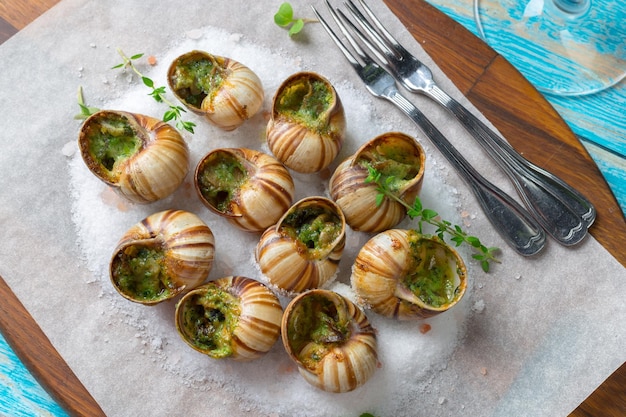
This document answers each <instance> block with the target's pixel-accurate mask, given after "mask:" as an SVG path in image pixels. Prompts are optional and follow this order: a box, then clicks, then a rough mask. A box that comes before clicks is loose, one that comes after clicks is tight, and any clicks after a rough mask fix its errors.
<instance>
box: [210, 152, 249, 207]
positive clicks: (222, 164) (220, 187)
mask: <svg viewBox="0 0 626 417" xmlns="http://www.w3.org/2000/svg"><path fill="white" fill-rule="evenodd" d="M247 179H248V171H246V169H245V168H244V166H243V165H242V164H241V162H240V161H239V160H238V159H237V158H235V157H234V156H232V155H230V154H228V153H220V154H219V155H216V157H215V158H211V159H210V160H208V161H207V162H206V163H205V164H204V165H203V167H202V170H201V172H200V175H199V178H198V183H199V185H200V193H201V194H202V196H203V197H204V198H205V199H206V200H207V201H208V202H209V204H211V206H213V207H214V208H215V209H216V210H218V211H220V212H222V213H231V201H232V200H233V198H234V197H235V196H236V195H237V192H238V190H239V188H240V187H241V186H242V185H243V184H244V183H245V182H246V181H247Z"/></svg>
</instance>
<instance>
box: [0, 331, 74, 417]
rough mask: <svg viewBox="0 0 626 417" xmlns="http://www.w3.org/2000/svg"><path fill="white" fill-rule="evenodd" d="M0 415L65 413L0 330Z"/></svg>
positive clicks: (52, 415) (31, 416)
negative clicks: (27, 367)
mask: <svg viewBox="0 0 626 417" xmlns="http://www.w3.org/2000/svg"><path fill="white" fill-rule="evenodd" d="M0 416H11V417H46V416H48V417H67V416H68V415H67V413H66V412H65V411H64V410H63V409H62V408H61V407H60V406H59V405H58V404H57V403H56V402H55V401H54V400H53V399H52V398H51V397H50V395H48V393H47V392H46V391H45V390H44V389H43V388H42V387H41V385H39V383H38V382H37V380H35V378H34V377H33V376H32V375H31V374H30V372H29V371H28V369H26V367H25V366H24V364H23V363H22V362H21V361H20V359H19V358H18V357H17V355H16V354H15V353H14V352H13V350H12V349H11V347H10V346H9V345H8V344H7V341H6V339H5V338H4V336H3V335H2V333H0Z"/></svg>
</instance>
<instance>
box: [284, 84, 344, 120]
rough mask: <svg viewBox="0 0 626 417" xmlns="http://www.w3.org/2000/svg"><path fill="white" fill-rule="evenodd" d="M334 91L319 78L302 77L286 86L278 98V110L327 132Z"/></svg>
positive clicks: (290, 117)
mask: <svg viewBox="0 0 626 417" xmlns="http://www.w3.org/2000/svg"><path fill="white" fill-rule="evenodd" d="M332 102H333V91H332V90H331V89H329V88H328V85H327V84H326V83H325V82H323V81H319V80H310V79H308V78H302V79H300V80H297V81H295V82H294V83H293V84H291V85H289V86H288V87H286V88H285V89H284V90H283V91H282V92H281V93H280V95H279V96H278V98H277V100H276V110H277V111H278V112H279V113H280V114H282V115H284V116H286V117H288V118H289V119H292V120H294V121H296V122H298V123H302V124H304V125H305V126H307V127H308V128H310V129H312V130H315V131H318V132H326V131H327V130H328V129H329V123H328V119H327V118H328V115H327V113H328V110H329V108H330V106H331V105H332Z"/></svg>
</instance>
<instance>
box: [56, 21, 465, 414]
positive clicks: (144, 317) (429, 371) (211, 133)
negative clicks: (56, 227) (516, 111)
mask: <svg viewBox="0 0 626 417" xmlns="http://www.w3.org/2000/svg"><path fill="white" fill-rule="evenodd" d="M186 35H187V36H186V38H185V39H183V40H181V41H180V42H181V43H180V44H178V45H174V46H172V47H171V48H170V49H169V50H167V51H164V52H163V53H162V55H161V56H159V60H158V62H159V64H157V65H155V66H154V67H150V66H148V65H146V66H145V68H142V70H143V71H144V72H145V75H146V76H148V77H150V78H152V79H153V80H154V81H155V84H156V85H167V84H166V71H167V65H164V64H163V63H169V62H172V61H173V60H174V59H175V58H176V57H177V56H179V55H181V54H182V53H185V52H187V51H189V50H192V49H204V50H207V51H210V52H211V53H214V54H216V55H222V56H228V57H230V58H233V59H236V60H238V61H240V62H242V63H244V64H245V65H247V66H249V67H250V68H251V69H252V70H253V71H255V72H256V73H257V75H258V76H259V77H260V78H261V80H262V81H263V85H264V89H265V92H266V97H265V102H264V105H263V109H265V112H267V109H269V108H270V103H271V97H272V95H273V92H274V91H275V90H276V89H277V88H278V86H279V85H280V83H282V81H283V80H284V79H286V78H287V77H288V76H289V75H291V74H292V73H294V72H297V71H301V70H307V68H305V67H304V66H303V63H304V60H302V59H301V57H297V56H295V57H294V56H286V54H285V52H284V51H275V50H270V49H267V48H265V47H263V46H262V45H258V44H255V43H253V42H250V41H249V40H247V39H246V38H245V37H244V36H243V35H241V34H232V33H228V32H225V31H223V30H220V29H216V28H212V27H206V28H201V29H194V30H190V31H188V32H186ZM110 84H111V87H112V88H114V87H115V86H116V85H117V86H120V88H119V90H120V92H119V94H118V95H117V96H116V98H115V99H114V100H113V101H110V102H102V103H101V104H100V107H101V108H107V109H119V110H126V111H134V112H138V113H143V114H147V115H152V116H154V117H160V116H159V115H162V114H163V112H164V110H165V108H164V105H163V104H159V103H156V102H154V101H152V100H150V99H149V98H147V95H146V87H145V86H144V85H143V84H142V83H141V82H140V81H139V80H138V79H137V77H136V76H135V75H133V74H132V73H130V72H127V73H125V74H119V75H118V76H116V77H115V78H114V79H113V80H111V81H110ZM335 88H336V89H337V91H338V94H339V96H340V97H341V100H342V102H343V104H344V107H345V110H346V116H347V121H348V134H347V139H346V144H345V145H344V149H343V150H342V154H340V155H339V157H338V161H337V163H338V162H339V161H340V160H341V159H343V158H345V157H347V156H348V155H349V154H351V153H353V152H354V151H355V150H356V149H357V148H358V146H360V144H362V143H363V142H365V141H366V140H369V139H371V138H373V137H374V136H376V135H378V134H381V133H383V132H385V131H389V130H396V129H395V126H398V125H399V124H400V121H399V117H401V116H400V115H398V114H384V115H381V114H379V113H378V112H377V111H376V107H375V105H374V101H373V99H372V98H371V96H369V95H368V94H367V93H366V92H365V90H364V89H363V88H362V87H361V86H358V87H356V86H354V85H352V84H351V83H349V82H347V81H342V82H339V83H337V84H336V85H335ZM168 94H169V97H170V98H171V97H172V96H171V93H169V92H168ZM263 113H264V112H263V111H262V112H260V113H259V114H258V115H256V116H254V117H253V118H252V119H251V120H249V121H248V122H246V123H245V124H244V125H243V126H241V127H240V128H238V129H237V130H236V131H233V132H223V131H220V130H219V129H217V128H214V127H212V126H210V125H209V124H208V123H207V122H206V121H205V120H203V119H202V118H200V117H198V116H195V115H193V114H191V113H190V112H187V113H184V119H185V120H191V121H193V122H195V123H196V125H197V127H196V131H195V134H194V135H191V134H189V133H187V132H183V136H184V137H185V139H186V141H187V142H188V145H189V149H190V155H191V167H190V168H191V171H190V172H192V171H193V168H194V167H195V166H196V164H197V163H198V161H199V160H200V159H201V158H202V156H203V155H204V154H206V153H207V152H208V151H209V150H211V149H214V148H219V147H248V148H253V149H258V150H261V151H264V152H269V151H268V148H267V145H266V144H265V141H264V132H265V125H266V117H265V115H264V114H263ZM373 120H376V123H373V122H372V121H373ZM75 150H76V147H75V145H74V146H70V145H69V144H67V145H65V146H64V147H63V150H62V152H63V154H64V155H66V156H67V158H68V168H69V171H70V179H71V184H70V186H71V195H72V211H73V212H72V219H73V221H74V223H75V227H76V234H77V244H78V246H79V248H80V250H81V254H82V261H83V262H84V263H85V264H86V266H87V267H88V269H89V270H90V271H91V272H92V273H93V279H90V280H89V281H88V282H86V284H88V285H100V286H101V288H102V289H101V294H102V297H106V298H107V299H108V300H109V301H110V306H111V309H110V311H107V312H103V314H105V315H106V314H108V315H110V319H109V322H110V323H111V327H115V326H129V327H131V328H132V329H133V332H134V333H131V334H134V336H135V338H136V339H138V340H141V341H142V343H141V344H140V346H141V349H142V350H141V352H142V353H145V354H147V355H152V356H153V361H152V363H153V364H154V366H159V367H162V368H163V369H165V370H166V371H167V372H171V373H172V374H175V375H177V376H180V377H181V378H182V379H183V380H184V381H185V382H184V386H185V388H186V389H194V390H204V391H209V390H212V389H220V390H223V391H227V392H228V393H229V394H230V395H232V396H233V398H236V399H237V401H239V402H240V403H241V409H242V410H243V411H249V412H250V413H253V412H254V413H256V414H255V415H270V416H293V415H298V416H329V415H344V416H350V415H355V414H357V415H358V413H360V412H365V411H369V412H373V413H375V414H376V415H384V416H389V415H398V414H397V413H398V410H400V409H401V407H414V406H415V405H416V404H418V402H419V401H420V398H421V396H424V395H430V396H431V397H432V398H431V401H433V402H436V401H438V400H439V401H440V404H442V402H441V397H439V396H438V395H437V393H431V392H429V390H428V389H427V388H428V386H429V384H430V382H431V381H432V380H433V379H434V378H436V375H437V373H438V372H439V371H441V370H443V369H445V368H446V363H447V361H448V359H449V358H450V356H451V355H452V353H453V352H454V349H455V347H456V346H457V344H458V343H459V341H460V340H461V339H462V338H463V334H464V331H463V329H464V322H465V320H466V318H467V316H468V315H469V312H470V310H471V309H470V307H469V305H468V302H465V300H463V301H462V302H461V303H459V304H457V306H456V307H455V308H454V313H453V314H449V312H448V313H444V314H441V315H439V316H436V317H434V318H431V319H429V320H427V324H428V325H429V326H430V330H429V331H427V332H423V327H420V326H422V325H423V324H424V322H419V321H418V322H397V321H393V320H390V319H386V318H383V317H380V316H378V315H376V314H375V313H373V312H371V311H367V310H366V314H367V316H368V317H369V319H370V321H371V323H372V325H373V326H374V327H375V328H376V329H377V335H378V352H379V361H380V367H379V369H378V370H377V371H376V373H375V374H374V376H373V377H372V378H371V379H370V380H369V381H368V382H367V383H366V384H365V385H364V386H362V387H360V388H358V389H357V390H355V391H353V392H350V393H345V394H341V395H335V394H329V393H325V392H322V391H320V390H317V389H315V388H313V387H312V386H310V385H308V384H307V383H306V382H305V381H304V379H303V378H301V377H300V375H299V374H298V371H297V368H296V366H295V364H294V363H293V362H292V361H291V360H290V359H289V358H288V356H287V354H286V353H285V351H284V349H283V347H282V345H281V343H280V342H279V343H277V344H276V345H275V346H274V347H273V348H272V350H270V352H269V353H268V354H267V355H265V356H264V357H262V358H260V359H258V360H256V361H254V362H249V363H234V362H232V361H228V360H221V361H220V360H213V359H210V358H207V357H206V356H203V355H201V354H199V353H198V352H195V351H193V350H192V349H190V348H188V347H187V346H186V345H185V344H184V342H183V341H182V340H181V339H180V337H179V336H178V334H176V333H175V331H174V330H173V326H172V322H173V320H174V316H173V315H174V305H173V303H164V304H162V305H158V306H156V307H151V308H146V307H145V306H142V305H138V304H135V303H131V302H129V301H127V300H125V299H123V298H122V297H121V296H119V295H118V294H117V293H116V291H115V290H114V289H113V288H112V286H111V284H110V281H109V278H108V262H109V260H110V257H111V255H112V251H113V249H114V247H115V245H116V243H117V241H118V239H119V238H120V237H121V236H122V234H123V233H124V232H125V231H126V230H127V229H128V228H129V227H131V226H132V225H133V224H135V223H136V222H138V221H140V220H141V219H143V218H145V217H146V216H148V215H150V214H152V213H155V212H158V211H161V210H165V209H183V210H188V211H191V212H193V213H196V214H197V215H199V216H200V217H201V218H202V219H203V220H204V221H205V222H206V223H207V225H208V226H209V227H210V228H211V229H212V231H213V233H214V235H215V239H216V255H215V256H216V259H215V263H214V267H213V269H212V271H211V274H210V278H211V279H215V278H219V277H221V276H226V275H232V274H235V275H243V276H249V277H251V278H254V279H258V280H262V277H261V276H260V272H259V270H258V268H257V265H256V263H255V260H254V248H255V246H256V243H257V242H258V239H259V237H260V235H259V234H252V233H246V232H243V231H240V230H238V229H236V228H234V227H233V226H232V225H230V224H228V223H226V222H225V221H224V220H223V219H220V218H218V217H217V216H215V215H213V214H212V213H209V211H208V210H207V209H206V208H205V207H204V206H203V205H202V204H201V203H200V201H199V199H198V198H197V197H196V195H195V191H194V188H193V184H192V175H191V174H190V175H188V176H187V178H186V180H185V183H184V184H183V185H182V186H181V187H180V188H179V189H178V190H177V191H176V192H175V193H174V194H173V195H171V196H169V197H167V198H165V199H163V200H161V201H158V202H155V203H152V204H149V205H135V204H131V203H129V202H127V201H125V200H123V199H121V198H120V197H119V196H118V195H117V194H116V193H114V192H112V191H111V189H110V188H109V187H107V186H106V185H105V184H103V183H102V182H100V181H99V180H98V179H97V178H96V177H95V176H94V175H92V174H91V173H90V172H89V170H88V169H87V167H86V166H85V164H84V163H83V161H82V159H81V156H80V153H79V152H75ZM433 161H434V162H432V163H431V164H430V165H429V168H427V169H426V174H425V175H426V178H425V182H424V184H425V185H424V187H423V189H422V191H421V193H420V198H421V200H422V202H423V203H424V206H425V207H430V208H433V209H435V210H437V211H438V212H439V213H440V214H441V216H442V217H443V218H445V219H448V220H451V221H452V222H454V223H457V224H458V223H459V220H460V218H461V217H460V214H459V210H458V209H457V207H458V205H459V203H458V191H457V190H455V189H452V188H451V187H450V186H448V185H447V184H446V183H445V180H444V176H445V172H443V171H442V168H441V167H442V166H443V164H437V163H436V160H433ZM334 166H336V163H335V165H333V167H334ZM331 172H332V171H331V170H330V169H329V170H326V171H324V172H322V173H319V174H311V175H303V174H298V173H293V177H294V181H295V183H296V199H300V198H303V197H306V196H309V195H324V196H327V194H328V185H327V182H328V178H329V176H330V173H331ZM442 172H443V173H442ZM469 216H470V215H469V214H468V213H464V215H463V218H464V220H465V221H467V219H468V218H469ZM399 227H405V228H410V227H411V224H410V221H408V220H406V221H405V222H404V223H402V224H401V225H400V226H399ZM347 234H348V236H347V244H346V248H345V251H344V255H343V258H342V261H341V263H340V267H339V268H340V272H339V273H338V274H337V277H336V279H335V280H333V282H332V283H330V284H329V288H330V289H332V290H334V291H336V292H338V293H340V294H342V295H344V296H346V297H348V298H349V299H351V300H352V301H356V297H355V295H354V293H353V291H352V289H351V288H350V271H351V266H352V263H353V261H354V258H355V257H356V254H357V252H358V250H359V248H360V247H361V246H362V245H363V244H364V243H365V242H366V241H367V239H368V238H369V236H368V235H366V234H363V233H358V232H354V231H351V230H348V232H347ZM468 267H469V266H468ZM470 288H471V286H470ZM466 299H467V297H466ZM288 301H289V298H288V297H284V296H283V297H281V302H282V303H283V306H286V304H287V303H288ZM420 329H422V331H420ZM112 334H114V333H112ZM268 375H271V377H268ZM357 404H358V406H357Z"/></svg>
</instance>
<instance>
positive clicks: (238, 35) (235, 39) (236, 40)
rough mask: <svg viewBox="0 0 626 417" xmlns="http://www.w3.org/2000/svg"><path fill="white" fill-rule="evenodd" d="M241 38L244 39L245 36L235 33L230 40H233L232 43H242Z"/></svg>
mask: <svg viewBox="0 0 626 417" xmlns="http://www.w3.org/2000/svg"><path fill="white" fill-rule="evenodd" d="M241 38H243V34H241V33H233V34H232V35H230V37H229V38H228V39H229V40H231V41H232V42H236V43H238V42H240V41H241Z"/></svg>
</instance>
